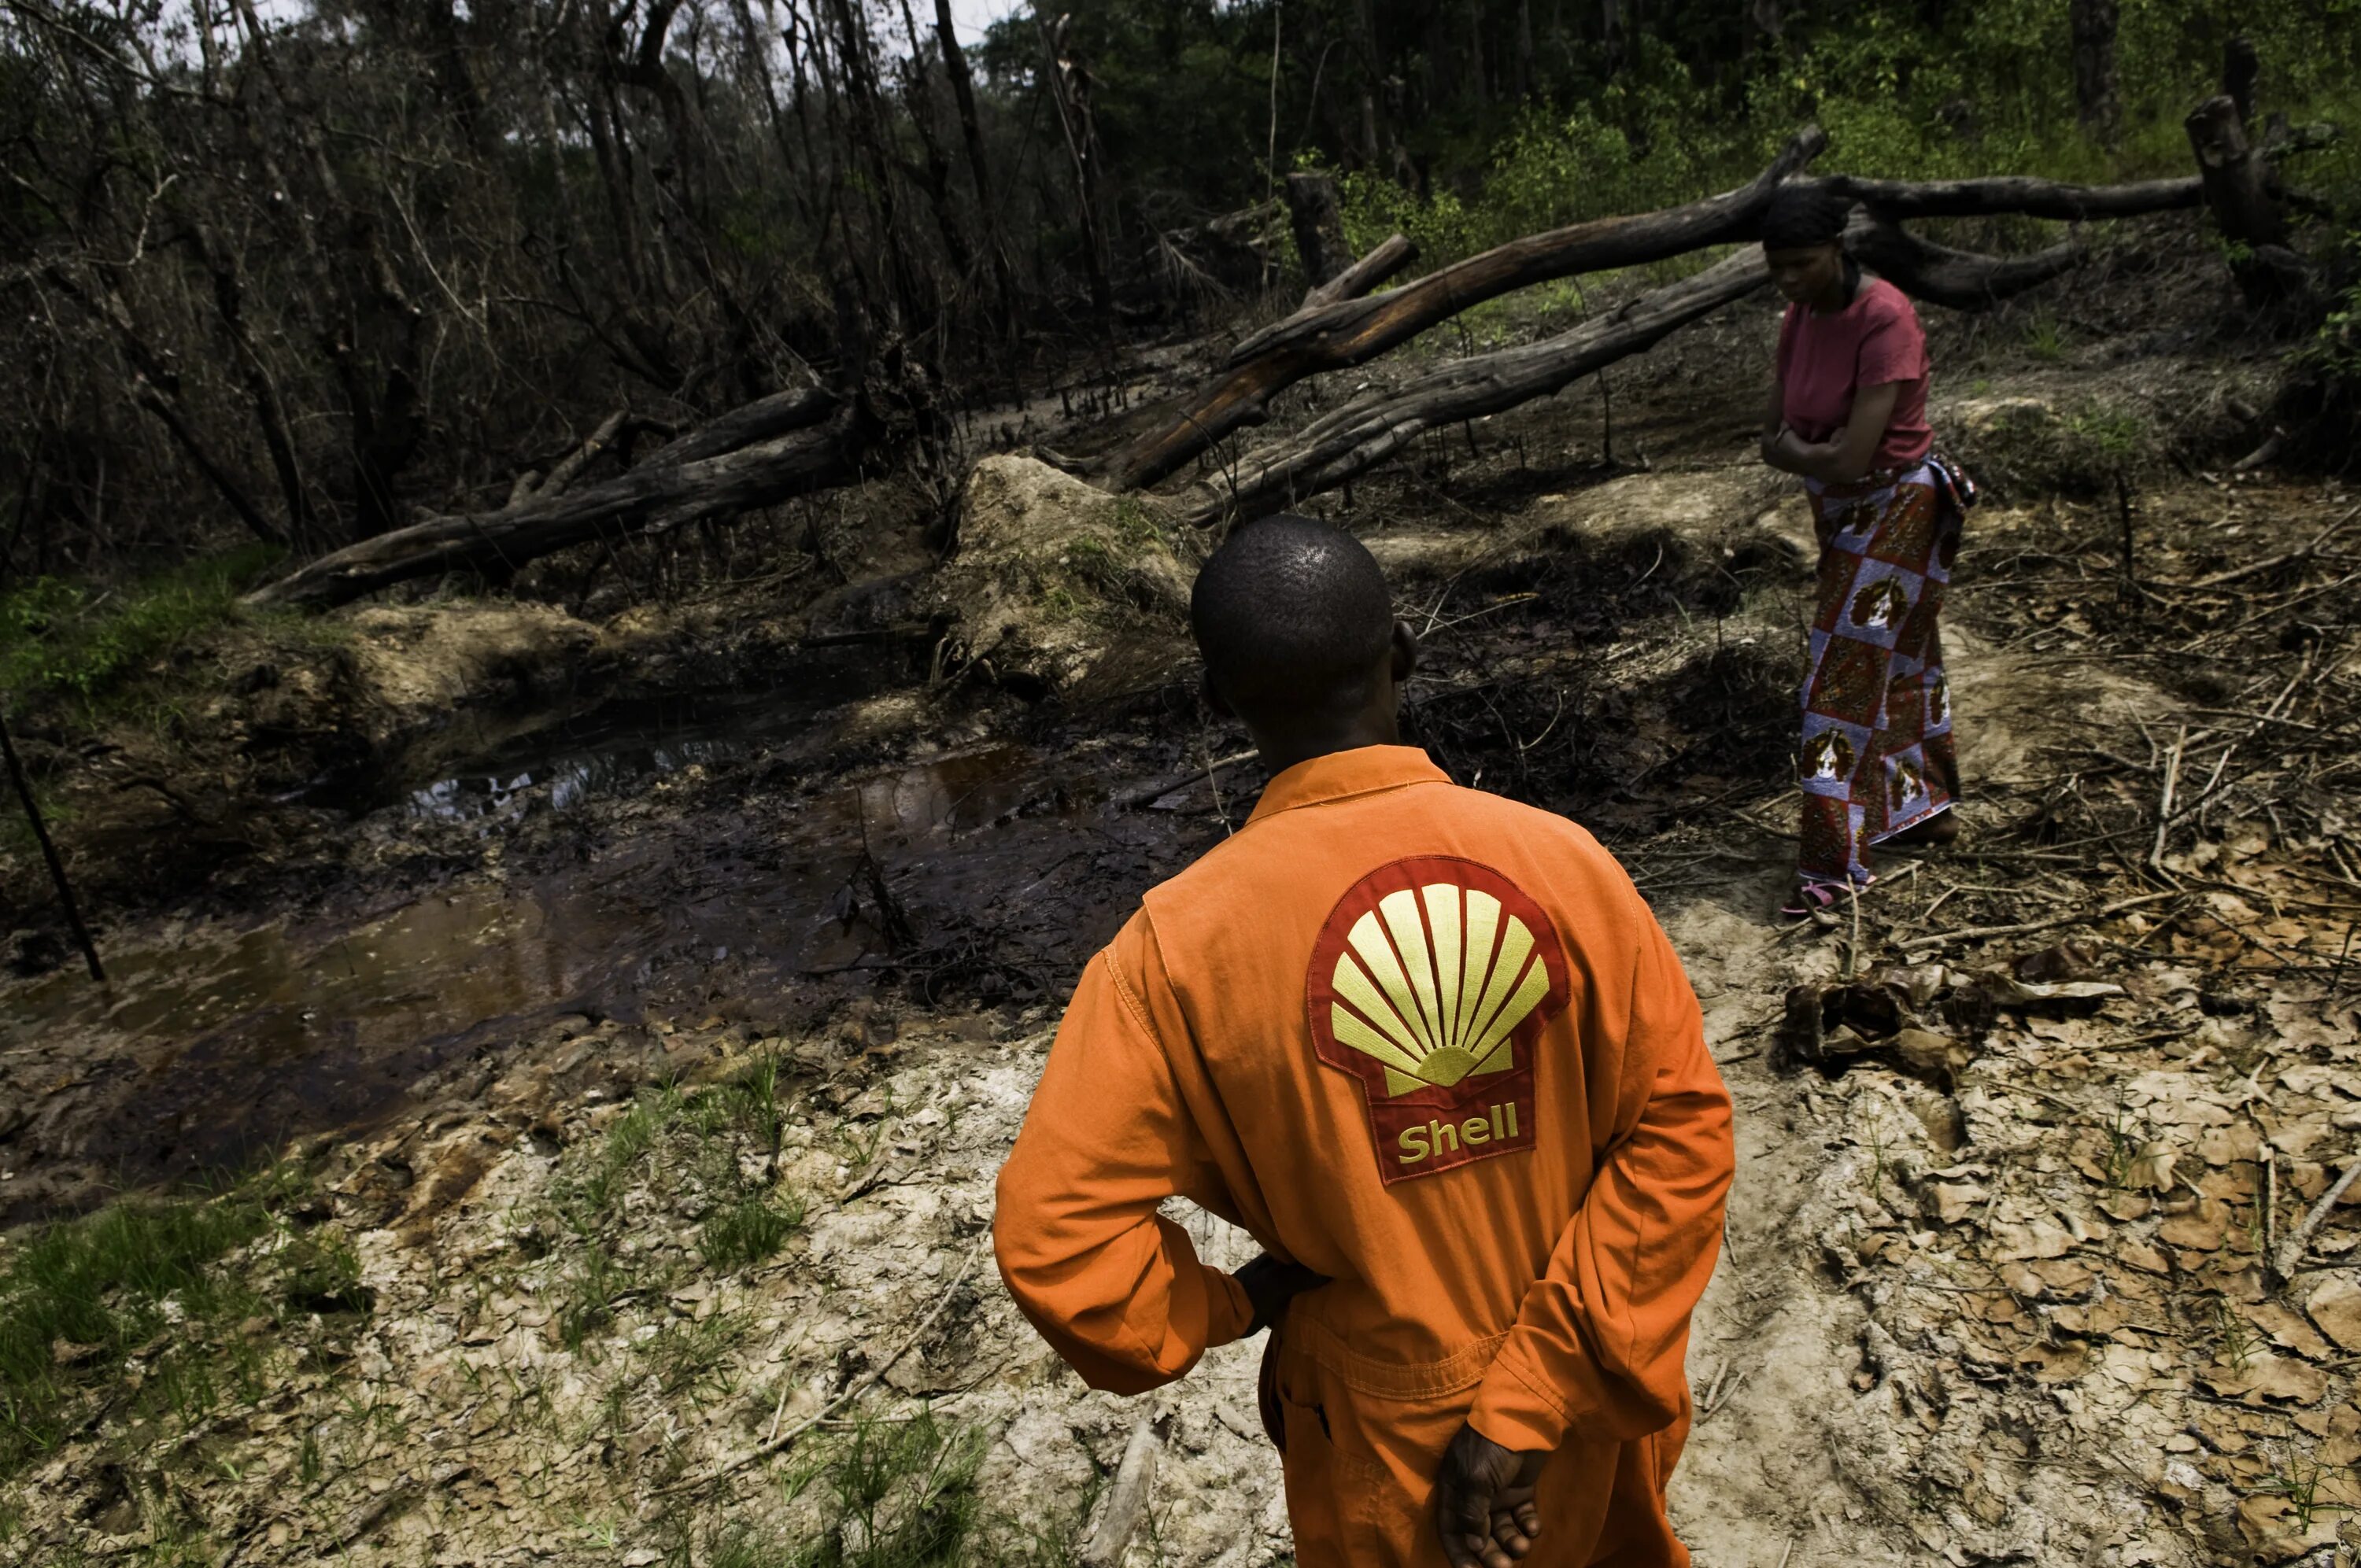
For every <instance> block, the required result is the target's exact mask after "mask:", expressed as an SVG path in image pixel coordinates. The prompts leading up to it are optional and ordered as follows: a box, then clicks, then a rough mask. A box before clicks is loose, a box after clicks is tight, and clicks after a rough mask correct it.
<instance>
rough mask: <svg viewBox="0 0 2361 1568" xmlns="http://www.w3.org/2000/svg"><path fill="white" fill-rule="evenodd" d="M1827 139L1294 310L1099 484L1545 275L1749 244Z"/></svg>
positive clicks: (1126, 484)
mask: <svg viewBox="0 0 2361 1568" xmlns="http://www.w3.org/2000/svg"><path fill="white" fill-rule="evenodd" d="M1827 143H1828V138H1827V137H1825V136H1824V135H1822V134H1821V132H1820V130H1819V128H1818V127H1817V126H1811V127H1808V128H1806V130H1804V131H1802V132H1801V133H1799V134H1798V135H1797V136H1796V137H1795V138H1794V139H1793V140H1791V141H1790V142H1789V143H1788V144H1787V146H1786V148H1784V150H1783V151H1782V152H1781V153H1780V154H1779V157H1778V158H1777V159H1775V160H1774V161H1773V163H1772V165H1771V167H1770V168H1768V169H1766V170H1763V173H1762V174H1761V175H1760V176H1758V177H1757V178H1756V179H1755V180H1754V181H1753V182H1752V184H1749V185H1745V186H1742V187H1741V188H1740V189H1738V190H1736V191H1730V192H1724V193H1723V194H1721V195H1719V196H1709V197H1708V198H1706V199H1705V200H1704V201H1701V202H1692V203H1689V204H1688V205H1687V206H1685V207H1671V208H1667V209H1665V210H1664V211H1662V212H1655V213H1642V214H1637V215H1635V216H1631V217H1618V218H1599V219H1597V220H1595V221H1593V222H1590V223H1587V224H1576V225H1574V226H1573V227H1571V228H1563V229H1557V230H1554V231H1553V232H1551V233H1549V234H1541V235H1532V236H1528V237H1526V238H1523V239H1518V240H1511V241H1510V242H1509V243H1508V244H1507V245H1503V246H1498V247H1494V248H1493V249H1490V250H1488V251H1486V252H1484V253H1483V254H1482V255H1480V256H1471V257H1469V258H1467V259H1466V260H1465V261H1460V262H1455V263H1454V264H1453V265H1451V266H1449V267H1445V268H1443V269H1440V270H1438V271H1434V272H1430V273H1428V274H1427V275H1426V276H1425V277H1423V278H1421V279H1419V280H1416V281H1415V282H1411V283H1406V284H1404V285H1403V286H1402V287H1400V288H1399V289H1396V290H1394V291H1391V292H1390V293H1387V294H1382V295H1379V296H1378V297H1376V298H1374V299H1359V300H1346V301H1340V302H1337V303H1335V304H1332V305H1327V306H1324V307H1323V308H1321V309H1318V310H1312V311H1303V312H1298V313H1296V314H1294V315H1292V316H1290V317H1288V318H1287V319H1286V320H1285V321H1283V322H1280V323H1278V324H1277V325H1275V326H1271V327H1267V328H1265V329H1264V330H1263V331H1261V332H1258V333H1256V334H1254V335H1252V336H1251V337H1248V338H1246V340H1245V341H1244V342H1242V343H1240V344H1239V345H1237V346H1236V347H1235V348H1234V349H1233V350H1231V352H1230V364H1229V368H1228V369H1226V370H1225V371H1224V372H1223V373H1222V374H1221V375H1219V376H1217V377H1215V378H1213V380H1212V381H1210V382H1208V383H1207V384H1205V385H1204V386H1202V387H1200V388H1198V389H1195V390H1193V391H1191V392H1189V393H1187V394H1185V395H1183V396H1182V397H1181V398H1180V399H1179V400H1177V401H1176V402H1174V403H1173V404H1171V405H1170V408H1169V409H1168V410H1167V411H1165V412H1164V414H1163V416H1162V417H1161V418H1160V419H1159V421H1158V422H1157V423H1156V425H1155V426H1154V427H1153V428H1151V429H1150V430H1149V431H1148V433H1147V434H1145V435H1143V436H1142V437H1140V438H1139V439H1138V440H1137V441H1135V442H1133V443H1132V444H1130V445H1128V446H1126V447H1125V448H1124V449H1123V450H1122V451H1120V452H1119V453H1117V454H1116V455H1115V456H1114V457H1113V458H1112V459H1110V460H1109V461H1108V462H1107V463H1106V465H1105V466H1104V469H1103V470H1102V471H1101V473H1100V474H1099V475H1098V476H1097V477H1098V478H1099V479H1100V480H1101V482H1102V483H1104V485H1105V486H1106V488H1109V489H1114V490H1134V489H1138V488H1141V487H1142V486H1146V485H1152V484H1154V483H1156V481H1157V480H1159V479H1161V478H1163V477H1165V476H1167V475H1169V474H1170V473H1171V472H1173V471H1174V470H1175V469H1177V468H1179V467H1180V466H1181V465H1182V464H1183V463H1186V462H1188V461H1189V460H1190V459H1191V458H1192V457H1194V456H1196V455H1198V454H1199V453H1201V452H1203V451H1204V450H1206V449H1207V448H1208V447H1210V446H1212V445H1213V444H1214V443H1215V442H1217V441H1219V440H1221V439H1222V437H1224V436H1225V435H1227V434H1228V433H1230V432H1232V431H1234V430H1236V429H1238V428H1239V427H1241V426H1243V425H1247V424H1257V423H1260V422H1262V421H1263V420H1264V419H1265V418H1267V417H1268V409H1269V406H1270V400H1271V399H1272V398H1273V397H1276V396H1277V395H1278V394H1279V393H1280V392H1282V391H1284V390H1286V389H1288V388H1290V387H1291V386H1293V385H1295V384H1296V383H1297V382H1298V381H1301V380H1302V379H1304V378H1306V377H1310V376H1316V375H1319V374H1321V373H1322V372H1323V371H1327V370H1341V369H1345V368H1346V367H1350V366H1354V365H1358V364H1361V363H1363V362H1364V361H1366V360H1369V359H1373V358H1375V357H1376V356H1378V355H1380V354H1383V353H1384V352H1386V350H1388V349H1389V348H1392V347H1394V346H1396V345H1400V344H1403V343H1407V342H1409V341H1410V340H1411V338H1413V337H1416V336H1417V335H1418V334H1420V333H1422V332H1424V331H1425V330H1426V329H1427V328H1428V327H1431V326H1433V325H1434V324H1435V323H1438V322H1443V321H1448V320H1449V319H1450V318H1451V317H1453V316H1455V315H1457V314H1458V313H1460V312H1461V311H1464V310H1466V308H1467V307H1468V306H1470V305H1474V304H1477V303H1480V302H1483V301H1485V300H1489V299H1495V298H1497V297H1499V295H1502V294H1506V293H1510V292H1511V291H1515V290H1518V289H1522V288H1525V287H1526V286H1528V285H1530V284H1533V283H1543V282H1547V281H1549V280H1552V279H1554V278H1568V277H1572V276H1574V275H1575V274H1576V273H1581V272H1598V271H1605V270H1607V269H1611V268H1618V267H1636V266H1638V265H1640V264H1641V263H1642V262H1647V261H1661V260H1663V259H1664V258H1667V257H1673V256H1679V255H1681V254H1683V253H1684V252H1686V251H1691V250H1698V249H1702V248H1704V247H1707V246H1709V245H1719V244H1724V243H1727V242H1729V241H1731V240H1736V239H1744V238H1747V237H1749V236H1750V235H1751V234H1752V228H1753V225H1755V224H1756V223H1757V222H1759V221H1760V220H1761V218H1762V215H1763V208H1764V207H1765V206H1766V205H1767V204H1768V203H1770V200H1771V192H1773V190H1774V189H1776V188H1777V186H1778V185H1779V183H1780V181H1783V180H1785V179H1786V178H1788V177H1789V176H1790V175H1792V174H1794V173H1795V171H1796V170H1799V169H1801V168H1803V166H1804V165H1805V164H1806V163H1807V162H1809V161H1810V160H1811V159H1812V158H1813V157H1815V156H1816V155H1817V153H1818V152H1819V150H1820V148H1823V147H1825V146H1826V145H1827Z"/></svg>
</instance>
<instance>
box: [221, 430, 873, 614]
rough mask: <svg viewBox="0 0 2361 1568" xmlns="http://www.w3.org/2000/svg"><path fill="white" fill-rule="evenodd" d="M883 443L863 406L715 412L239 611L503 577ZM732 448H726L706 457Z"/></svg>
mask: <svg viewBox="0 0 2361 1568" xmlns="http://www.w3.org/2000/svg"><path fill="white" fill-rule="evenodd" d="M783 425H784V426H785V428H784V429H782V426H783ZM717 429H719V433H716V431H717ZM750 432H751V433H753V434H752V436H750V435H749V434H748V433H750ZM890 433H891V426H890V424H889V422H888V421H887V420H886V419H885V418H884V417H883V416H882V415H881V414H880V413H879V412H878V411H877V408H876V405H875V404H874V403H873V401H872V400H870V399H869V398H868V397H866V396H862V397H854V398H850V399H846V398H839V397H836V396H835V395H833V394H830V393H826V392H796V393H780V394H777V395H776V396H774V397H771V398H764V399H761V400H757V401H755V402H753V403H750V404H747V405H746V406H745V407H743V408H741V409H737V410H733V411H731V412H730V413H728V414H724V415H723V416H721V418H720V419H718V420H716V421H714V422H712V423H710V424H708V425H706V426H704V427H703V428H702V429H699V430H697V431H694V432H692V433H689V434H688V435H686V436H684V437H682V438H681V439H680V440H679V441H676V442H675V443H674V444H672V445H671V446H668V447H666V448H665V449H664V451H662V452H660V453H658V454H656V455H655V456H654V457H653V458H652V459H650V460H649V461H648V462H646V463H643V464H642V465H641V466H639V467H636V468H634V469H632V470H631V472H630V473H628V474H624V475H622V476H621V477H618V478H613V479H609V480H607V481H606V482H605V483H603V484H598V485H592V486H589V487H588V488H583V489H579V490H574V491H570V492H568V493H566V494H565V495H560V496H554V497H549V498H546V499H542V498H535V499H528V500H526V501H524V502H522V504H520V505H517V506H513V507H503V508H501V509H500V510H497V511H489V512H463V513H459V514H456V515H454V516H449V517H436V518H429V519H428V520H427V521H423V522H420V523H414V524H412V526H410V527H408V528H401V529H396V530H394V531H393V532H390V533H382V534H379V535H378V536H377V537H376V538H374V539H365V540H363V541H361V543H357V544H355V545H351V546H349V547H347V548H346V549H343V550H339V551H336V552H335V553H334V554H328V555H323V556H321V557H320V558H319V559H318V560H316V561H313V562H311V563H309V564H308V565H303V566H301V567H298V568H297V569H296V570H295V571H293V572H291V573H289V574H288V575H287V576H284V577H281V578H280V579H279V580H278V581H277V582H274V583H268V584H265V585H264V586H263V587H259V588H258V589H256V590H255V591H254V592H253V593H251V594H248V595H247V603H248V604H251V605H257V606H267V605H306V606H312V607H317V608H324V607H326V606H329V605H336V604H343V603H345V602H346V601H347V600H350V599H356V598H360V597H361V596H362V595H364V594H368V593H373V592H375V591H376V590H377V589H379V588H381V587H387V586H388V585H390V584H393V583H399V582H404V581H407V580H409V579H411V578H413V577H424V576H434V575H435V574H437V573H441V572H456V571H470V570H472V571H485V570H490V569H495V568H513V567H515V566H519V565H522V564H524V563H525V562H527V561H531V560H533V559H534V558H536V557H538V556H542V555H546V554H549V553H550V552H551V551H553V550H562V549H565V548H566V546H567V545H570V544H579V543H584V542H585V541H587V540H590V539H595V538H598V537H599V536H601V535H604V534H611V533H628V532H658V531H661V530H664V529H668V528H677V527H679V526H681V525H682V524H684V523H690V522H696V521H699V520H701V519H704V518H709V517H722V516H727V515H729V514H730V513H733V512H740V511H744V510H748V509H750V508H752V507H761V506H769V505H772V504H773V503H774V502H777V501H783V500H785V499H789V498H790V497H793V496H798V495H803V494H807V493H808V492H810V491H812V490H818V489H825V488H829V486H832V485H838V484H843V483H846V482H849V481H850V480H851V479H853V478H855V477H858V475H859V474H860V472H861V468H862V460H863V459H864V458H865V457H867V456H868V455H870V454H871V453H872V452H873V450H875V449H876V448H878V447H879V446H881V445H883V444H884V443H885V441H886V438H887V437H888V435H889V434H890ZM732 438H734V439H735V440H736V444H735V445H734V446H721V447H720V449H719V450H718V451H717V450H715V448H716V447H717V446H720V444H721V443H722V442H724V441H726V440H730V439H732ZM683 449H686V455H682V456H677V457H676V456H675V453H676V452H681V451H682V450H683Z"/></svg>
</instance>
